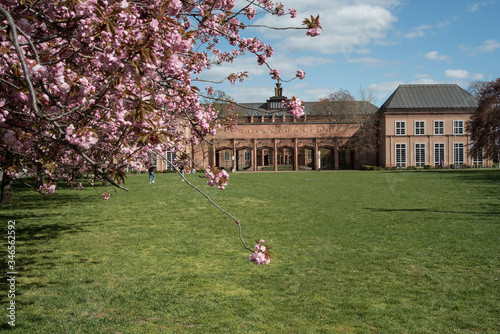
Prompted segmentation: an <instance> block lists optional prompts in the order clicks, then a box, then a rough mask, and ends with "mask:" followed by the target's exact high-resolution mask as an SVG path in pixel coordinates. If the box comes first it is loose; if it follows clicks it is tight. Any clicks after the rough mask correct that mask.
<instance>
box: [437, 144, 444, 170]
mask: <svg viewBox="0 0 500 334" xmlns="http://www.w3.org/2000/svg"><path fill="white" fill-rule="evenodd" d="M445 162H446V161H445V160H444V144H443V143H436V144H434V166H444V164H445Z"/></svg>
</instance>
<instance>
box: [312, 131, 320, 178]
mask: <svg viewBox="0 0 500 334" xmlns="http://www.w3.org/2000/svg"><path fill="white" fill-rule="evenodd" d="M318 152H319V150H318V138H314V152H313V170H318V167H319V164H318Z"/></svg>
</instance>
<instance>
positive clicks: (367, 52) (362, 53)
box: [356, 48, 372, 55]
mask: <svg viewBox="0 0 500 334" xmlns="http://www.w3.org/2000/svg"><path fill="white" fill-rule="evenodd" d="M369 53H372V50H371V49H368V48H363V49H359V50H357V51H356V54H358V55H366V54H369Z"/></svg>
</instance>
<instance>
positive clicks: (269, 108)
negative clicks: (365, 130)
mask: <svg viewBox="0 0 500 334" xmlns="http://www.w3.org/2000/svg"><path fill="white" fill-rule="evenodd" d="M286 99H287V98H286V96H283V89H282V88H281V86H280V84H279V83H278V84H277V87H276V88H275V96H271V97H270V98H269V99H268V100H267V102H258V103H240V104H239V105H240V106H242V107H243V108H242V110H241V109H240V111H242V112H243V113H242V114H243V115H244V116H254V117H255V116H270V115H274V116H283V115H284V116H290V117H292V116H291V115H289V114H288V112H287V110H286V109H284V108H282V107H281V101H283V100H286ZM315 103H316V102H304V114H306V115H309V114H310V113H311V111H312V106H313V105H314V104H315ZM352 103H353V104H356V106H357V108H359V109H360V110H365V111H366V112H376V111H377V109H378V108H377V107H376V106H374V105H373V104H371V103H370V102H366V101H353V102H352Z"/></svg>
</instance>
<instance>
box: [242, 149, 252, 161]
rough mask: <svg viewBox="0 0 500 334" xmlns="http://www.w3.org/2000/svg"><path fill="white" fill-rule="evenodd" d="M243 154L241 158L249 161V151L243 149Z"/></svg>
mask: <svg viewBox="0 0 500 334" xmlns="http://www.w3.org/2000/svg"><path fill="white" fill-rule="evenodd" d="M244 154H245V155H244V157H243V159H245V161H250V151H245V153H244Z"/></svg>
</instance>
